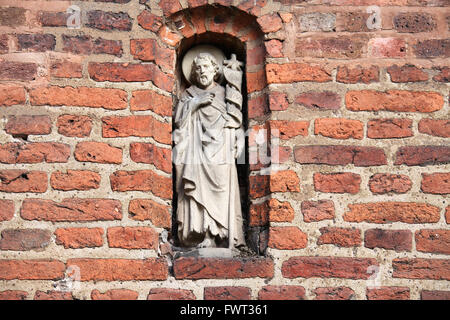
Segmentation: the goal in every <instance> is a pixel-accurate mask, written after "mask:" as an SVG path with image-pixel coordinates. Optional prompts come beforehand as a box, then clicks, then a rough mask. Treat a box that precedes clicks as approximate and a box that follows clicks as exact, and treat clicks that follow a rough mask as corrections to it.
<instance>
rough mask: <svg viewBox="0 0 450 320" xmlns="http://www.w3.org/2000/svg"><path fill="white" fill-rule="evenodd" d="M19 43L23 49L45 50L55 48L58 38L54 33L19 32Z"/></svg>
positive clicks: (19, 47) (19, 46)
mask: <svg viewBox="0 0 450 320" xmlns="http://www.w3.org/2000/svg"><path fill="white" fill-rule="evenodd" d="M17 44H18V49H19V50H21V51H23V50H27V51H34V52H45V51H51V50H54V49H55V45H56V38H55V36H54V35H52V34H39V33H36V34H18V35H17Z"/></svg>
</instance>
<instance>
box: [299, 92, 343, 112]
mask: <svg viewBox="0 0 450 320" xmlns="http://www.w3.org/2000/svg"><path fill="white" fill-rule="evenodd" d="M295 103H298V104H300V105H303V106H304V107H306V108H308V109H313V110H338V109H339V108H340V107H341V97H340V96H339V95H338V94H336V93H334V92H331V91H323V92H314V91H311V92H306V93H302V94H300V95H298V96H297V97H296V98H295Z"/></svg>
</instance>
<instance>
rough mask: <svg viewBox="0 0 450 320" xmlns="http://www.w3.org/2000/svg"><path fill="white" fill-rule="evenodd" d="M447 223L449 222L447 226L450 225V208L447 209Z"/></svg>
mask: <svg viewBox="0 0 450 320" xmlns="http://www.w3.org/2000/svg"><path fill="white" fill-rule="evenodd" d="M445 222H447V224H450V206H447V208H446V209H445Z"/></svg>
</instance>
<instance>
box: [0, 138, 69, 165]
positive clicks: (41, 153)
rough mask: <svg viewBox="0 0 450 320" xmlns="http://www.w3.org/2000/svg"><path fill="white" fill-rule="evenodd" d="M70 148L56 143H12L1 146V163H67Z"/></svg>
mask: <svg viewBox="0 0 450 320" xmlns="http://www.w3.org/2000/svg"><path fill="white" fill-rule="evenodd" d="M69 156H70V146H69V145H67V144H62V143H56V142H31V143H19V142H11V143H6V144H4V145H0V162H3V163H40V162H47V163H54V162H67V160H68V159H69Z"/></svg>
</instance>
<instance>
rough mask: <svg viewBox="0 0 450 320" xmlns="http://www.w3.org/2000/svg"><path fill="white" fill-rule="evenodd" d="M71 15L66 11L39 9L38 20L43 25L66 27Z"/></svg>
mask: <svg viewBox="0 0 450 320" xmlns="http://www.w3.org/2000/svg"><path fill="white" fill-rule="evenodd" d="M69 17H70V14H69V13H66V12H49V11H39V13H38V21H39V22H40V24H41V25H42V26H43V27H66V26H67V19H68V18H69Z"/></svg>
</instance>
